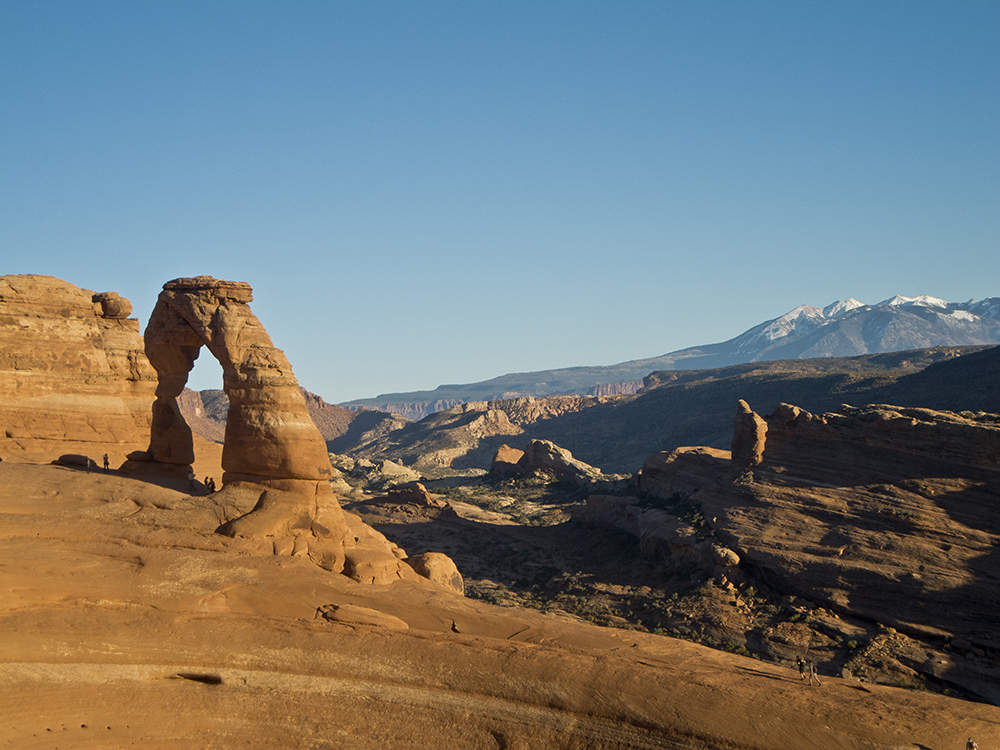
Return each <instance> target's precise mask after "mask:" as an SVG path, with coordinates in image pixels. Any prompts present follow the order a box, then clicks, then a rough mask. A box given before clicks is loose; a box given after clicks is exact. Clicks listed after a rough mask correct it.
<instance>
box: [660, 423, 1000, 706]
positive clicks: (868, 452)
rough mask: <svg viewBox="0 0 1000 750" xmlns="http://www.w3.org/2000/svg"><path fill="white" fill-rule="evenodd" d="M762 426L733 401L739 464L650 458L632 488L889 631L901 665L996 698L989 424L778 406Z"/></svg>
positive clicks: (773, 576) (759, 568)
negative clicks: (691, 513) (681, 499)
mask: <svg viewBox="0 0 1000 750" xmlns="http://www.w3.org/2000/svg"><path fill="white" fill-rule="evenodd" d="M761 422H763V420H762V419H761V417H759V416H758V415H756V414H753V413H752V412H748V411H747V410H745V409H743V408H742V407H741V408H740V410H739V413H738V415H737V420H736V426H737V433H738V439H734V450H733V461H732V463H736V456H737V454H739V455H740V456H741V462H742V467H744V468H745V470H744V471H742V472H740V473H736V472H733V471H732V470H731V467H727V466H726V463H729V462H725V461H717V462H716V466H715V467H714V470H712V469H713V467H712V466H711V465H710V464H711V463H712V462H710V461H708V460H707V457H705V459H706V460H698V461H695V460H694V459H695V457H694V456H691V455H690V454H689V453H677V454H660V456H659V457H654V459H650V461H649V462H647V465H646V467H644V469H643V478H642V488H643V489H644V490H645V491H646V492H647V493H649V494H650V495H653V496H656V497H662V498H667V497H671V496H672V495H673V494H674V493H681V495H686V496H688V495H689V500H690V502H692V503H694V504H696V505H697V506H699V507H700V509H701V511H702V513H703V515H704V518H705V519H706V523H707V524H708V526H709V527H710V529H711V533H712V538H714V539H716V540H718V542H719V543H720V544H722V545H724V546H726V547H729V548H731V549H732V550H734V551H735V552H736V553H737V554H738V555H739V557H740V558H741V559H742V560H743V564H741V566H740V568H741V570H743V572H745V573H747V574H750V575H754V576H760V578H761V580H763V581H766V582H767V584H768V585H769V586H771V587H773V588H775V589H776V590H777V591H779V592H780V593H782V594H785V595H790V596H798V597H805V598H806V599H808V600H810V601H814V602H817V603H819V604H820V605H821V606H825V607H828V608H829V609H830V610H831V611H833V612H837V613H840V614H841V615H845V616H851V617H856V618H861V619H862V620H863V621H867V622H873V623H880V624H882V625H885V626H891V627H892V628H895V629H897V630H898V631H899V632H900V638H903V637H904V635H903V634H905V636H906V637H908V638H910V639H911V641H910V645H908V646H907V647H906V649H904V650H903V651H901V652H900V654H899V655H897V656H896V657H895V658H896V659H898V660H899V661H900V662H901V663H902V664H903V665H904V666H905V668H907V669H912V670H915V671H917V672H920V673H921V674H925V675H928V676H930V677H931V678H933V679H936V680H941V681H943V682H944V683H945V684H951V685H954V686H957V687H959V688H960V689H961V690H963V691H966V692H968V693H971V694H974V695H978V696H981V697H983V698H986V699H989V700H991V701H994V702H1000V691H998V690H997V689H996V685H997V684H998V679H997V677H998V675H1000V637H998V633H1000V606H998V605H997V602H998V601H1000V573H998V571H1000V568H998V565H997V549H998V548H1000V489H998V488H1000V416H997V415H991V414H985V413H982V412H979V413H972V412H965V413H962V414H956V413H953V412H941V411H932V410H930V409H916V408H903V407H896V406H886V405H872V406H866V407H862V408H855V407H850V406H842V407H841V408H840V409H839V410H838V411H837V412H829V413H826V414H822V415H820V414H811V413H809V412H807V411H805V410H802V409H800V408H798V407H794V406H790V405H787V404H782V405H780V406H778V407H777V408H776V409H775V411H774V413H773V414H772V415H771V416H769V417H768V418H767V419H766V432H765V430H764V429H763V428H764V425H763V424H761ZM740 433H741V435H742V436H740V435H739V434H740ZM699 473H700V474H701V477H700V478H699ZM780 627H783V626H780ZM780 627H779V626H775V632H774V633H770V634H769V633H767V632H764V633H762V634H761V635H760V637H761V638H763V639H765V640H766V639H768V638H771V637H774V638H778V639H779V640H780V638H779V636H780V632H779V630H780ZM949 639H950V643H951V648H950V649H945V648H944V646H945V644H946V643H948V642H949Z"/></svg>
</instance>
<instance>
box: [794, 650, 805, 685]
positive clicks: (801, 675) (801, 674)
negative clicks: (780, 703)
mask: <svg viewBox="0 0 1000 750" xmlns="http://www.w3.org/2000/svg"><path fill="white" fill-rule="evenodd" d="M795 661H796V662H798V665H799V681H800V682H801V681H802V680H804V679H805V678H806V663H805V661H804V660H803V659H802V657H801V656H800V657H799V658H798V659H796V660H795Z"/></svg>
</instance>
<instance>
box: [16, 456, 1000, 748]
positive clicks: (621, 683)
mask: <svg viewBox="0 0 1000 750" xmlns="http://www.w3.org/2000/svg"><path fill="white" fill-rule="evenodd" d="M220 512H221V510H220V508H219V507H218V503H217V502H215V501H213V500H212V499H211V498H202V497H189V496H188V495H186V494H185V493H182V492H178V491H174V490H169V489H165V488H162V487H159V486H157V485H154V484H150V483H146V482H143V481H141V480H139V479H136V478H132V477H121V476H115V475H103V474H86V473H84V472H74V471H71V470H69V469H65V468H61V467H55V466H32V465H19V464H15V463H13V462H12V461H4V462H3V463H2V464H0V540H2V541H0V546H2V548H3V550H4V554H3V555H2V556H0V590H2V591H3V592H4V596H3V597H2V598H0V632H2V633H3V638H0V706H2V707H3V710H2V711H0V744H3V745H5V746H10V747H17V748H29V749H31V748H52V747H72V748H107V747H129V746H134V747H147V748H190V747H202V748H231V747H245V748H275V747H296V748H339V747H351V748H360V749H362V750H365V749H369V748H370V749H372V750H374V749H376V748H378V749H380V750H381V749H383V748H418V749H419V748H435V749H436V748H456V749H464V748H476V749H478V748H483V749H484V750H485V749H486V748H496V747H505V748H510V749H511V750H516V749H521V750H527V749H528V748H540V747H546V748H678V749H679V748H684V749H692V748H726V749H727V750H750V749H751V748H752V749H754V750H801V748H803V747H809V748H817V749H818V750H847V749H848V748H850V749H852V750H853V749H854V748H869V749H871V750H889V749H890V748H904V747H905V748H910V747H913V748H916V747H925V748H935V749H938V748H949V747H960V746H961V743H962V742H964V741H965V738H966V736H968V735H969V734H971V735H972V736H974V737H976V738H977V739H978V741H979V742H980V746H982V747H984V748H985V747H990V746H992V745H991V744H988V743H989V742H990V741H992V742H993V743H995V742H996V741H997V739H998V738H1000V709H997V708H995V707H992V706H987V705H977V704H968V703H964V702H962V701H956V700H952V699H947V698H943V697H940V696H933V695H927V694H919V693H913V692H907V691H902V690H898V689H894V688H888V687H882V686H874V685H872V686H862V685H859V684H858V683H853V682H849V681H843V680H838V679H833V678H825V679H824V680H823V685H822V687H812V688H809V687H807V686H805V685H802V684H801V683H800V682H799V680H798V677H797V675H795V674H793V672H792V671H790V670H788V669H783V668H781V667H776V666H773V665H769V664H765V663H761V662H757V661H753V660H750V659H746V658H742V657H738V656H735V655H732V654H724V653H720V652H715V651H710V650H708V649H705V648H703V647H700V646H696V645H694V644H690V643H686V642H683V641H676V640H673V639H670V638H665V637H660V636H654V635H650V634H645V633H635V632H629V631H623V630H609V629H602V628H597V627H595V626H593V625H590V624H588V623H585V622H581V621H579V620H574V619H571V618H568V617H555V616H545V615H542V614H540V613H537V612H532V611H523V610H513V609H506V608H497V607H492V606H490V605H487V604H484V603H482V602H476V601H472V600H468V599H465V598H463V597H461V596H460V595H458V594H456V593H453V592H450V591H449V589H447V588H445V587H444V586H440V585H436V584H434V583H431V582H429V581H426V580H425V579H419V578H414V579H413V580H407V581H402V580H399V581H397V582H396V583H393V584H391V585H386V586H372V585H362V584H360V583H357V582H355V581H352V580H350V579H349V578H347V577H345V576H342V575H336V574H333V573H330V572H328V571H325V570H323V569H322V568H319V567H317V566H316V565H313V564H312V563H311V562H309V560H308V559H307V558H305V557H297V556H291V557H278V556H274V555H272V554H270V550H269V549H267V543H266V541H265V540H260V539H250V538H230V537H225V536H221V535H219V534H216V533H214V528H215V526H216V524H217V523H218V522H219V519H220Z"/></svg>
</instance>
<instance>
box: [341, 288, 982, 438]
mask: <svg viewBox="0 0 1000 750" xmlns="http://www.w3.org/2000/svg"><path fill="white" fill-rule="evenodd" d="M993 344H1000V297H989V298H986V299H983V300H969V301H968V302H948V301H946V300H943V299H940V298H937V297H932V296H930V295H919V296H917V297H905V296H902V295H896V296H894V297H890V298H889V299H886V300H883V301H882V302H879V303H878V304H875V305H866V304H864V303H862V302H859V301H858V300H856V299H854V298H848V299H847V300H842V301H837V302H833V303H831V304H829V305H827V306H826V307H824V308H817V307H812V306H809V305H800V306H798V307H796V308H794V309H793V310H791V311H789V312H787V313H785V314H784V315H781V316H779V317H777V318H774V319H772V320H768V321H764V322H763V323H760V324H758V325H756V326H753V327H752V328H749V329H747V330H746V331H744V332H743V333H741V334H739V335H738V336H735V337H734V338H731V339H729V340H727V341H723V342H719V343H715V344H704V345H699V346H693V347H688V348H685V349H678V350H676V351H673V352H669V353H667V354H663V355H660V356H658V357H649V358H645V359H635V360H628V361H626V362H620V363H618V364H613V365H595V366H587V365H581V366H577V367H565V368H555V369H551V370H538V371H533V372H519V373H508V374H506V375H500V376H498V377H495V378H490V379H489V380H483V381H478V382H475V383H464V384H463V383H451V384H444V385H440V386H438V387H437V388H435V389H434V390H432V391H410V392H403V393H386V394H380V395H378V396H376V397H374V398H368V399H355V400H353V401H348V402H344V403H341V404H339V405H340V406H342V407H344V408H348V409H358V408H368V409H381V410H384V411H392V412H396V413H404V414H405V415H406V416H408V417H410V418H413V419H419V418H421V417H422V416H425V415H426V414H430V413H433V412H434V411H437V410H440V408H435V404H446V403H449V404H450V405H454V404H455V402H468V401H489V400H495V399H502V398H516V397H520V396H535V397H540V396H550V395H560V394H578V395H599V389H601V388H602V387H607V386H608V385H611V384H617V383H622V382H624V381H635V380H640V379H642V378H644V377H645V376H647V375H649V374H650V373H652V372H656V371H665V370H703V369H714V368H719V367H727V366H730V365H736V364H744V363H747V362H759V361H773V360H783V359H811V358H816V357H851V356H860V355H864V354H881V353H887V352H893V351H904V350H908V349H925V348H933V347H937V346H981V345H993ZM446 408H447V407H446Z"/></svg>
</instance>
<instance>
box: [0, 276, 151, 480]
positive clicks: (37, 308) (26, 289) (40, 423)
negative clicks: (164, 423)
mask: <svg viewBox="0 0 1000 750" xmlns="http://www.w3.org/2000/svg"><path fill="white" fill-rule="evenodd" d="M131 311H132V304H131V303H130V302H129V301H128V300H127V299H125V298H124V297H121V296H119V295H118V294H117V293H115V292H103V293H100V294H95V293H94V292H92V291H89V290H86V289H80V288H79V287H77V286H74V285H73V284H70V283H68V282H66V281H63V280H62V279H57V278H55V277H52V276H35V275H23V276H0V452H3V453H4V454H7V455H10V456H13V457H18V458H21V459H23V460H42V461H48V460H52V459H55V458H56V457H57V456H59V455H60V454H63V453H80V454H88V455H90V457H91V458H95V459H100V458H101V455H102V454H103V453H109V454H111V456H112V459H113V460H114V461H115V462H116V463H118V462H120V461H121V459H122V458H124V455H125V454H126V453H128V452H130V451H133V450H136V449H139V448H142V447H143V446H144V445H145V444H146V442H147V440H148V436H149V425H150V416H149V410H150V404H151V403H152V401H153V397H154V396H153V390H154V387H155V383H156V374H155V372H154V371H153V368H152V367H150V365H149V362H148V361H147V359H146V356H145V354H144V353H143V341H142V337H141V336H140V335H139V321H137V320H134V319H131V318H129V317H128V315H129V314H130V313H131Z"/></svg>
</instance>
